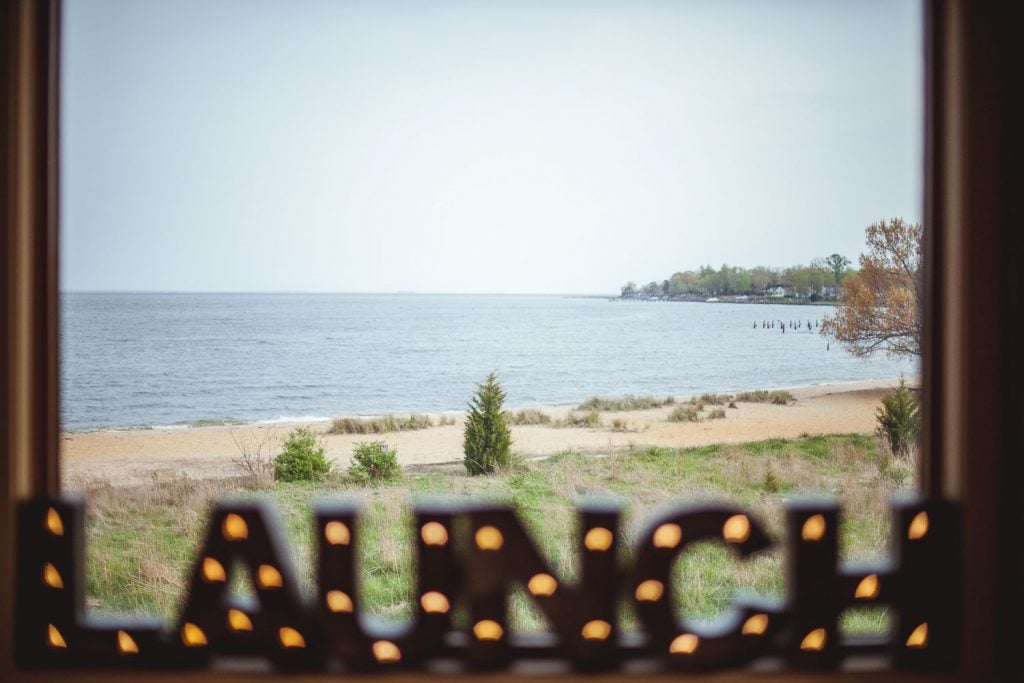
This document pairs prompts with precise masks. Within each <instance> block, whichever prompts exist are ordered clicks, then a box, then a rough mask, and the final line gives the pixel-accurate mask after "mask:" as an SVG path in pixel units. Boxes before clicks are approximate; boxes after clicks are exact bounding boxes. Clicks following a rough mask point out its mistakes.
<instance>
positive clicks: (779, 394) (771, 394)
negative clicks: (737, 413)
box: [733, 389, 796, 406]
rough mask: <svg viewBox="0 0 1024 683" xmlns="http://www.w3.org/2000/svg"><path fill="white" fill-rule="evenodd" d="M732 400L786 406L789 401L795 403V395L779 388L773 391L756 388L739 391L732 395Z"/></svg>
mask: <svg viewBox="0 0 1024 683" xmlns="http://www.w3.org/2000/svg"><path fill="white" fill-rule="evenodd" d="M733 400H734V401H736V402H737V403H773V404H775V405H777V406H787V405H789V404H790V403H796V396H794V395H793V394H791V393H790V392H788V391H782V390H780V389H776V390H774V391H767V390H766V389H757V390H756V391H741V392H740V393H738V394H736V396H735V397H733Z"/></svg>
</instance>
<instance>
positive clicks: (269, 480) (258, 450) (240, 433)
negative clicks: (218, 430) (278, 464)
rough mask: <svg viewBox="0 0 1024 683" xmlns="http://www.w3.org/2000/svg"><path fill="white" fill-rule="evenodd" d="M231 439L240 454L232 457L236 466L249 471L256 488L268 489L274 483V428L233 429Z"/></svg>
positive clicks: (230, 431)
mask: <svg viewBox="0 0 1024 683" xmlns="http://www.w3.org/2000/svg"><path fill="white" fill-rule="evenodd" d="M229 433H230V434H231V440H232V441H233V442H234V443H235V448H236V449H237V450H238V455H237V456H236V457H234V458H232V459H231V462H233V463H234V464H235V465H236V466H238V467H240V468H242V469H243V470H245V471H246V472H248V473H249V476H250V477H251V479H252V482H253V485H254V486H255V487H256V488H260V489H268V488H271V487H273V485H274V461H275V457H274V450H273V449H274V442H275V441H277V439H276V438H275V436H274V431H273V430H272V429H269V428H268V429H262V428H260V427H249V428H248V429H239V430H237V431H236V430H235V429H231V430H229Z"/></svg>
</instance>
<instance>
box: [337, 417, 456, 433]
mask: <svg viewBox="0 0 1024 683" xmlns="http://www.w3.org/2000/svg"><path fill="white" fill-rule="evenodd" d="M446 417H447V416H443V417H442V418H441V419H440V420H439V421H438V424H439V425H445V424H454V423H455V422H454V418H452V421H451V422H447V420H446ZM433 426H434V423H433V421H431V419H430V417H429V416H427V415H420V414H418V413H412V414H411V415H383V416H381V417H372V418H360V417H338V418H335V419H334V421H333V422H332V423H331V428H330V429H329V430H328V431H327V433H328V434H387V433H389V432H408V431H414V430H417V429H428V428H430V427H433Z"/></svg>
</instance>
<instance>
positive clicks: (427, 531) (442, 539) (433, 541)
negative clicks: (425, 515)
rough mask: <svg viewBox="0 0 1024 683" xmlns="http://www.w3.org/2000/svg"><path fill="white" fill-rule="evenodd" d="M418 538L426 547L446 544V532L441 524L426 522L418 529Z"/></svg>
mask: <svg viewBox="0 0 1024 683" xmlns="http://www.w3.org/2000/svg"><path fill="white" fill-rule="evenodd" d="M420 537H421V538H422V539H423V542H424V543H426V544H427V545H444V544H445V543H447V542H448V530H447V529H445V528H444V525H443V524H439V523H437V522H427V523H426V524H424V525H423V528H421V529H420Z"/></svg>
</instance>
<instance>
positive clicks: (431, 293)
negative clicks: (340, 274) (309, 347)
mask: <svg viewBox="0 0 1024 683" xmlns="http://www.w3.org/2000/svg"><path fill="white" fill-rule="evenodd" d="M59 294H311V295H312V294H317V295H373V296H381V295H390V296H410V295H429V296H601V297H605V296H608V297H616V296H618V294H617V293H609V292H434V291H417V290H389V291H328V290H240V289H233V290H213V289H61V290H60V291H59Z"/></svg>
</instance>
